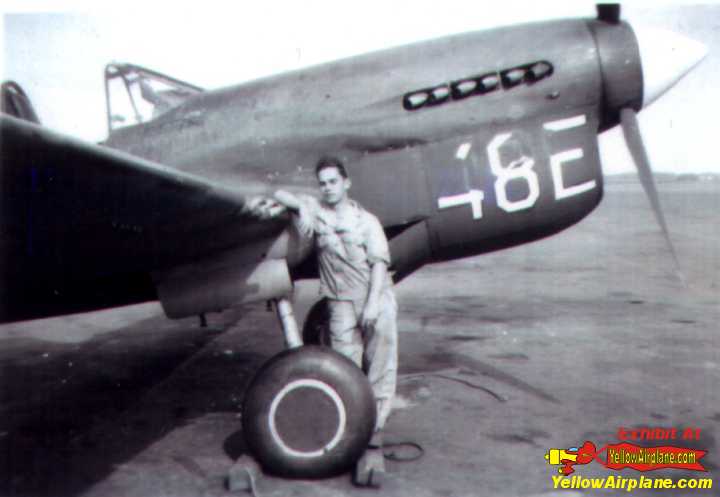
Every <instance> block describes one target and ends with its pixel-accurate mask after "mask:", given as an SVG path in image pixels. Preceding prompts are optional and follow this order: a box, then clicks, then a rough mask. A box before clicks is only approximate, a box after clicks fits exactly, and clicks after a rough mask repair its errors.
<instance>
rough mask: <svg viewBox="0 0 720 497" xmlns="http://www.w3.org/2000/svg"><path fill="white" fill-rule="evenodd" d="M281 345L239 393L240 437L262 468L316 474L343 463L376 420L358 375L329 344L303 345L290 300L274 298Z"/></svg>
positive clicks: (355, 455)
mask: <svg viewBox="0 0 720 497" xmlns="http://www.w3.org/2000/svg"><path fill="white" fill-rule="evenodd" d="M275 306H276V310H277V315H278V318H279V320H280V323H281V325H282V328H283V334H284V335H285V343H286V345H287V347H288V350H285V351H283V352H281V353H280V354H278V355H276V356H275V357H273V358H271V359H270V360H269V361H268V362H267V363H265V364H264V365H263V366H262V368H261V369H260V371H258V373H257V374H256V375H255V378H254V379H253V381H252V383H251V384H250V387H249V388H248V390H247V392H246V394H245V401H244V404H243V413H242V426H243V433H244V435H245V440H246V442H247V444H248V447H249V448H250V450H251V452H252V453H253V455H254V456H255V458H256V459H257V460H258V461H259V462H260V464H261V465H262V466H263V468H264V470H265V471H267V472H269V473H274V474H278V475H283V476H290V477H299V478H320V477H326V476H331V475H335V474H338V473H340V472H343V471H345V470H347V469H349V468H350V467H351V466H352V465H353V464H354V463H355V462H356V461H357V460H358V459H359V458H360V456H361V455H362V454H363V452H364V450H365V448H366V447H367V445H368V441H369V440H370V437H371V436H372V432H373V429H374V426H375V416H376V411H375V400H374V397H373V393H372V390H371V388H370V384H369V383H368V381H367V377H366V376H365V374H364V373H363V372H362V371H361V370H360V369H359V368H358V367H357V366H355V364H353V362H352V361H350V360H349V359H347V358H346V357H344V356H342V355H340V354H338V353H337V352H335V351H334V350H332V349H330V348H328V347H317V346H311V345H310V346H303V342H302V338H301V337H300V333H299V331H298V326H297V322H296V321H295V317H294V314H293V310H292V304H291V303H290V301H289V300H287V299H280V300H277V301H276V302H275Z"/></svg>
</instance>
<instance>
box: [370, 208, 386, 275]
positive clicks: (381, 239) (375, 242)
mask: <svg viewBox="0 0 720 497" xmlns="http://www.w3.org/2000/svg"><path fill="white" fill-rule="evenodd" d="M366 214H367V215H366V216H365V225H366V227H365V237H366V239H365V248H366V250H367V260H368V263H369V264H370V265H371V266H372V265H373V264H376V263H378V262H384V263H385V264H387V265H388V266H389V265H390V247H389V246H388V241H387V238H386V237H385V232H384V231H383V227H382V225H381V224H380V221H378V219H377V218H376V217H375V216H373V215H372V214H370V213H366Z"/></svg>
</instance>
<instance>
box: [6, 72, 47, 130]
mask: <svg viewBox="0 0 720 497" xmlns="http://www.w3.org/2000/svg"><path fill="white" fill-rule="evenodd" d="M0 111H1V112H2V113H3V114H8V115H11V116H13V117H17V118H19V119H23V120H25V121H29V122H31V123H35V124H40V119H39V118H38V116H37V113H36V112H35V108H34V107H33V104H32V102H31V101H30V98H29V97H28V96H27V94H26V93H25V91H23V89H22V87H21V86H20V85H19V84H17V83H16V82H14V81H5V82H4V83H3V84H2V89H1V90H0Z"/></svg>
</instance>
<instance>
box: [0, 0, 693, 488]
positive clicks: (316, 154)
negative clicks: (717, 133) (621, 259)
mask: <svg viewBox="0 0 720 497" xmlns="http://www.w3.org/2000/svg"><path fill="white" fill-rule="evenodd" d="M704 55H705V48H704V47H703V46H702V45H700V44H699V43H696V42H694V41H692V40H688V39H685V38H683V37H680V36H677V35H675V34H673V33H667V32H656V31H652V30H645V29H639V28H636V27H635V26H631V25H629V24H628V23H626V22H623V21H621V20H620V19H619V7H618V6H616V5H609V6H601V7H599V8H598V17H597V18H596V19H570V20H558V21H548V22H541V23H534V24H527V25H521V26H512V27H506V28H499V29H493V30H489V31H484V32H474V33H467V34H461V35H456V36H450V37H446V38H442V39H437V40H432V41H425V42H422V43H417V44H414V45H408V46H403V47H399V48H392V49H389V50H384V51H380V52H376V53H371V54H367V55H362V56H358V57H353V58H350V59H347V60H341V61H337V62H332V63H328V64H323V65H319V66H316V67H311V68H307V69H302V70H298V71H293V72H290V73H286V74H281V75H279V76H274V77H270V78H266V79H261V80H258V81H253V82H250V83H246V84H242V85H239V86H233V87H229V88H223V89H220V90H214V91H203V90H202V89H200V88H198V87H195V86H193V85H189V84H186V83H183V82H181V81H178V80H175V79H173V78H170V77H167V76H164V75H161V74H159V73H155V72H153V71H149V70H147V69H143V68H140V67H137V66H132V65H126V64H113V65H110V66H108V67H107V70H106V90H107V102H108V109H107V110H108V126H109V130H110V133H109V137H108V139H107V140H106V141H105V142H104V143H101V144H100V145H94V144H90V143H85V142H83V141H79V140H76V139H73V138H70V137H67V136H63V135H60V134H58V133H56V132H53V131H50V130H48V129H46V128H43V127H41V126H40V125H39V124H38V123H37V118H36V116H35V113H34V111H33V109H32V105H31V104H30V102H29V100H28V98H27V97H26V96H25V94H24V93H23V91H22V89H21V88H20V87H19V86H17V85H16V84H14V83H6V84H5V86H4V89H3V102H2V103H3V110H4V111H5V112H6V114H9V115H3V116H2V117H1V118H0V133H1V134H0V147H1V151H2V176H1V181H2V183H1V185H2V186H1V188H2V197H1V198H0V202H1V204H0V235H1V238H0V271H1V272H2V279H1V280H0V281H1V283H2V285H1V286H0V292H1V293H0V321H2V322H6V321H13V320H24V319H33V318H40V317H45V316H54V315H60V314H67V313H71V312H82V311H89V310H93V309H100V308H106V307H112V306H120V305H127V304H132V303H137V302H143V301H149V300H155V299H157V300H159V301H160V302H161V304H162V306H163V309H164V310H165V313H166V314H167V316H168V317H169V318H182V317H186V316H192V315H201V314H203V313H206V312H214V311H221V310H223V309H226V308H229V307H233V306H239V305H244V304H248V303H251V302H260V301H267V300H273V301H275V302H276V304H277V309H278V315H279V317H280V322H281V325H282V328H283V331H284V333H285V337H286V340H287V343H288V345H289V348H290V349H291V350H289V351H285V352H283V353H281V354H280V355H279V356H278V357H277V358H275V359H274V360H272V361H271V363H269V364H268V365H267V366H266V367H265V368H264V369H263V370H262V371H261V372H260V373H259V375H258V376H257V378H256V380H255V382H254V383H253V385H251V387H250V389H249V392H248V398H247V399H246V403H245V410H244V412H243V427H244V430H245V432H246V436H247V438H248V443H249V444H250V446H251V448H252V449H253V450H254V452H255V453H256V455H257V457H258V458H259V459H260V460H261V462H262V463H263V464H265V465H266V466H267V467H268V468H270V469H273V470H275V471H279V472H282V473H285V474H295V475H303V476H318V475H322V474H328V473H333V472H336V471H339V470H341V469H342V468H345V467H347V466H348V465H349V464H351V463H352V462H353V461H354V460H356V459H357V457H359V455H360V453H361V452H362V450H363V449H364V447H365V446H366V444H367V440H368V438H369V436H370V431H371V427H372V425H373V421H372V418H373V417H374V402H373V401H372V394H371V393H370V390H369V386H368V385H367V382H366V381H365V380H364V376H363V375H362V373H360V372H359V371H355V370H352V368H349V366H348V364H349V363H346V362H344V361H343V360H341V358H338V357H335V355H333V354H334V353H333V352H331V351H325V350H323V349H320V348H317V347H299V345H301V344H302V339H301V337H300V333H299V332H298V329H297V326H296V323H295V321H294V318H293V316H292V308H291V306H290V301H289V300H288V298H287V296H288V295H290V293H291V292H292V288H293V280H294V279H297V278H300V277H312V276H313V271H314V267H313V263H312V262H308V261H313V259H314V258H313V257H312V256H311V255H312V254H311V252H312V246H311V245H309V244H307V243H306V242H303V240H301V238H300V237H299V236H298V234H297V233H296V232H295V231H294V230H293V228H292V227H291V223H289V218H288V216H287V215H283V216H281V217H279V218H276V219H269V220H263V219H259V218H258V217H257V216H254V215H253V214H252V210H250V209H248V208H247V206H248V204H249V203H250V202H251V201H252V200H253V199H255V198H257V197H258V196H263V195H267V196H271V195H272V193H273V192H274V191H276V190H278V189H284V190H289V191H293V192H306V193H314V192H315V189H316V179H315V177H314V170H313V166H314V164H315V163H316V162H317V160H318V159H319V158H320V157H321V156H325V155H333V156H337V157H339V158H340V159H342V160H343V161H344V162H345V163H346V165H347V167H348V170H349V172H350V175H351V177H352V179H353V185H354V186H353V191H352V194H353V197H354V198H356V199H357V200H358V201H359V202H360V203H361V204H362V205H364V206H367V207H368V208H369V209H370V210H371V211H372V212H373V213H374V214H376V215H377V216H378V218H379V219H380V220H381V221H382V224H383V226H384V228H385V230H386V233H387V235H388V238H389V239H390V245H391V253H392V260H393V263H392V264H393V265H392V267H391V270H392V271H393V272H394V273H393V274H394V278H395V280H396V281H397V280H400V279H402V278H404V277H405V276H407V275H409V274H411V273H412V272H413V271H415V270H417V269H418V268H420V267H421V266H423V265H424V264H428V263H432V262H437V261H447V260H450V259H455V258H459V257H466V256H471V255H476V254H482V253H485V252H489V251H493V250H498V249H502V248H506V247H511V246H514V245H519V244H523V243H526V242H530V241H533V240H537V239H539V238H542V237H546V236H548V235H552V234H554V233H557V232H559V231H560V230H563V229H565V228H567V227H568V226H570V225H572V224H574V223H576V222H578V221H579V220H580V219H582V218H583V217H584V216H586V215H587V214H588V213H589V212H590V211H592V210H593V209H594V208H595V206H596V205H597V204H598V203H599V202H600V199H601V198H602V193H603V176H602V171H601V167H600V160H599V155H598V142H597V135H598V133H599V132H601V131H603V130H606V129H608V128H611V127H613V126H616V125H618V124H621V125H622V127H623V130H624V132H625V136H626V141H627V143H628V146H629V148H630V151H631V153H632V155H633V157H634V159H635V162H636V165H637V168H638V171H639V176H640V178H641V180H642V183H643V185H644V187H645V189H646V191H647V193H648V196H649V197H650V200H651V203H652V206H653V209H654V211H655V214H656V215H657V218H658V221H659V222H660V224H661V227H662V229H663V231H664V232H665V234H666V236H667V230H666V228H665V223H664V220H663V217H662V213H661V211H660V207H659V204H658V202H657V194H656V191H655V187H654V186H653V180H652V176H651V171H650V167H649V164H648V160H647V158H646V155H645V152H644V148H643V144H642V140H641V137H640V134H639V130H638V126H637V121H636V116H635V113H636V112H637V111H640V110H641V109H642V108H643V107H645V106H647V105H648V104H650V103H651V102H652V101H653V100H655V99H656V98H658V97H659V96H660V95H661V94H662V93H664V92H665V91H666V90H667V89H668V88H669V87H671V86H672V85H673V84H674V83H675V82H676V81H677V80H678V79H679V78H681V77H682V76H683V75H684V74H685V73H686V72H687V71H689V70H690V69H691V68H692V67H693V66H694V65H695V64H697V63H698V62H699V61H700V60H701V59H702V58H703V57H704ZM32 121H35V122H32ZM668 241H669V238H668ZM315 315H321V313H320V314H318V313H315ZM298 421H299V423H298Z"/></svg>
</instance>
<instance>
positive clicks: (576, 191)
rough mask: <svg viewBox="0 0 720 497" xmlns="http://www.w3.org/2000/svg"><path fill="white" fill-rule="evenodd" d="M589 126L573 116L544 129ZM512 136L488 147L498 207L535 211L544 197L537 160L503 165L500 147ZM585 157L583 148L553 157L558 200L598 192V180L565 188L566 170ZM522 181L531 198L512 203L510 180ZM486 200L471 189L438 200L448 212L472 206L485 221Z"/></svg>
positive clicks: (464, 151) (462, 152) (463, 150)
mask: <svg viewBox="0 0 720 497" xmlns="http://www.w3.org/2000/svg"><path fill="white" fill-rule="evenodd" d="M585 123H586V118H585V115H584V114H582V115H579V116H574V117H569V118H566V119H560V120H557V121H550V122H547V123H544V124H543V128H544V129H546V130H548V131H553V132H557V131H562V130H566V129H570V128H576V127H579V126H583V125H585ZM511 137H512V133H508V132H505V133H499V134H497V135H495V136H494V137H493V139H492V140H490V143H488V145H487V156H488V160H489V162H490V170H491V171H492V173H493V175H494V176H495V178H496V179H495V183H494V189H495V198H496V199H497V204H498V207H499V208H501V209H502V210H504V211H505V212H516V211H521V210H525V209H529V208H531V207H532V206H533V205H535V202H537V199H538V197H539V196H540V184H539V181H538V176H537V173H536V172H535V171H534V170H533V166H534V165H535V160H534V159H533V158H531V157H527V156H523V157H521V158H519V159H516V160H514V161H511V162H510V163H508V164H507V165H504V164H503V163H502V160H501V158H500V147H502V145H503V144H504V143H506V142H507V141H508V140H509V139H510V138H511ZM470 147H471V145H470V143H463V144H462V145H460V146H459V147H458V150H457V153H456V157H457V158H458V159H461V160H464V159H465V158H466V157H467V155H468V153H469V152H470ZM583 156H584V153H583V149H582V148H580V147H576V148H572V149H569V150H563V151H562V152H558V153H555V154H553V155H551V156H550V172H551V175H552V181H553V190H554V193H555V200H562V199H564V198H568V197H572V196H575V195H580V194H581V193H585V192H587V191H590V190H592V189H594V188H595V187H596V186H597V185H596V182H595V180H590V181H586V182H584V183H580V184H578V185H573V186H565V183H564V181H563V168H565V167H568V166H570V165H571V164H572V162H573V161H576V160H578V159H581V158H582V157H583ZM516 180H522V181H525V182H526V183H527V195H526V196H525V198H522V199H516V200H511V199H510V198H509V196H508V190H507V185H508V183H509V182H510V181H516ZM484 199H485V193H484V192H483V191H482V190H474V189H471V190H470V191H468V192H467V193H462V194H459V195H450V196H444V197H439V198H438V208H439V209H448V208H451V207H457V206H460V205H466V204H469V205H470V206H471V207H472V216H473V219H480V218H482V215H483V214H482V202H483V200H484Z"/></svg>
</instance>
